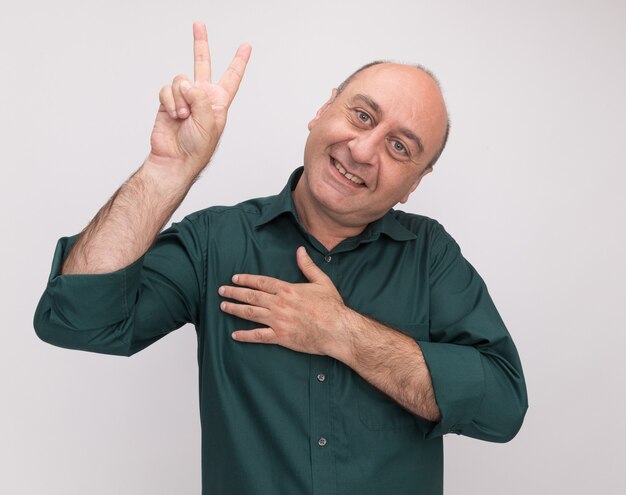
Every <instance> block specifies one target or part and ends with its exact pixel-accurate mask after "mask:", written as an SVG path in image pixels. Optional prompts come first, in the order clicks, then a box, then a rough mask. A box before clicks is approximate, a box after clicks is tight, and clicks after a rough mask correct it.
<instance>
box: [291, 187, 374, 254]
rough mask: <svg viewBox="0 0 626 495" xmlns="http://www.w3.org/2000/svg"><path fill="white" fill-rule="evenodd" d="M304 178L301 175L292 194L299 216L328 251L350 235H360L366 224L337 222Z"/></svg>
mask: <svg viewBox="0 0 626 495" xmlns="http://www.w3.org/2000/svg"><path fill="white" fill-rule="evenodd" d="M303 179H304V178H303V177H300V180H299V181H298V184H297V185H296V188H295V190H294V191H293V194H292V197H293V202H294V205H295V207H296V212H297V213H298V218H299V220H300V223H301V224H302V226H303V227H304V228H305V229H306V231H307V232H308V233H309V234H311V235H312V236H313V237H315V238H316V239H317V240H318V241H319V242H320V243H321V244H322V245H323V246H324V247H325V248H326V249H327V250H328V251H331V250H332V249H333V248H335V246H337V245H338V244H339V243H341V242H342V241H343V240H345V239H347V238H348V237H354V236H356V235H359V234H360V233H361V232H363V230H365V227H366V226H365V225H363V226H348V225H343V224H341V223H339V222H337V220H336V219H335V218H333V217H332V216H331V215H330V214H329V212H327V211H325V209H324V208H323V207H322V206H321V205H317V204H316V203H315V202H314V201H313V199H312V198H311V197H310V193H309V191H308V189H307V188H306V187H305V186H304V185H303Z"/></svg>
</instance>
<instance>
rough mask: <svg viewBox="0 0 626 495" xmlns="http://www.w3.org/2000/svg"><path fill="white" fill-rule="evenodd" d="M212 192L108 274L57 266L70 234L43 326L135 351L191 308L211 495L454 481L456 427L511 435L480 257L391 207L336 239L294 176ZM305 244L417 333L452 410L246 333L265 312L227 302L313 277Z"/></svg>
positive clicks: (46, 334) (348, 297)
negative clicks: (415, 404) (448, 467)
mask: <svg viewBox="0 0 626 495" xmlns="http://www.w3.org/2000/svg"><path fill="white" fill-rule="evenodd" d="M300 173H301V169H298V170H296V171H295V172H294V173H293V174H292V176H291V178H290V180H289V183H288V184H287V186H286V187H285V188H284V189H283V191H282V192H281V193H280V194H279V195H277V196H273V197H268V198H260V199H253V200H250V201H246V202H244V203H241V204H239V205H236V206H232V207H221V206H219V207H211V208H207V209H205V210H201V211H198V212H195V213H193V214H191V215H188V216H187V217H185V218H184V219H183V220H182V221H181V222H179V223H174V224H172V226H171V227H170V228H168V229H167V230H165V231H163V232H162V233H161V234H160V235H159V236H158V238H157V240H156V242H155V243H154V245H153V246H152V247H151V248H150V250H148V252H147V253H146V254H145V255H144V256H143V257H141V258H140V259H139V260H137V261H135V262H134V263H132V264H131V265H129V266H128V267H126V268H123V269H121V270H118V271H116V272H113V273H108V274H97V275H60V274H59V273H60V270H61V266H62V263H63V261H64V259H65V258H66V257H67V254H68V253H69V251H70V249H71V247H72V245H73V243H74V242H75V241H76V239H77V236H72V237H63V238H61V239H60V240H59V241H58V243H57V247H56V251H55V253H54V261H53V264H52V270H51V274H50V277H49V280H48V285H47V288H46V290H45V292H44V294H43V296H42V298H41V301H40V302H39V305H38V307H37V310H36V313H35V320H34V325H35V330H36V332H37V334H38V335H39V337H40V338H42V339H43V340H45V341H47V342H49V343H51V344H55V345H58V346H62V347H68V348H73V349H82V350H87V351H93V352H101V353H108V354H118V355H125V356H129V355H131V354H134V353H136V352H138V351H140V350H142V349H144V348H145V347H147V346H148V345H150V344H152V343H153V342H155V341H157V340H158V339H160V338H161V337H163V336H164V335H166V334H167V333H168V332H171V331H172V330H174V329H177V328H179V327H181V326H182V325H184V324H185V323H188V322H190V323H193V324H194V325H195V327H196V331H197V336H198V363H199V373H200V377H199V382H200V412H201V423H202V482H203V493H206V494H233V495H234V494H268V495H276V494H290V495H291V494H321V495H322V494H323V495H332V494H345V495H354V494H359V495H368V494H372V495H380V494H387V493H393V494H394V495H404V494H407V495H408V494H422V495H424V494H427V495H430V494H441V493H442V492H443V450H442V449H443V442H442V437H443V435H444V434H446V433H450V432H453V433H457V434H462V435H467V436H470V437H475V438H480V439H483V440H490V441H496V442H505V441H508V440H510V439H511V438H512V437H513V436H514V435H515V434H516V433H517V431H518V430H519V428H520V426H521V424H522V420H523V417H524V414H525V411H526V408H527V397H526V387H525V383H524V378H523V374H522V368H521V364H520V361H519V357H518V354H517V351H516V349H515V345H514V344H513V341H512V340H511V337H510V335H509V333H508V331H507V329H506V327H505V326H504V324H503V322H502V320H501V318H500V316H499V315H498V312H497V310H496V308H495V306H494V304H493V302H492V300H491V298H490V296H489V294H488V292H487V288H486V286H485V284H484V282H483V280H482V279H481V278H480V276H479V275H478V274H477V273H476V271H475V270H474V268H473V267H472V266H471V265H470V264H469V263H468V262H467V261H466V260H465V259H464V258H463V256H462V255H461V251H460V249H459V246H458V245H457V243H456V242H455V241H454V240H453V239H452V238H451V237H450V235H449V234H447V233H446V231H445V230H444V229H443V227H442V226H441V225H440V224H439V223H437V222H436V221H434V220H431V219H429V218H426V217H423V216H419V215H413V214H407V213H404V212H401V211H395V210H391V211H389V212H388V213H387V214H386V215H385V216H384V217H382V218H381V219H379V220H378V221H376V222H373V223H372V224H370V225H369V226H368V227H367V228H366V229H365V231H364V232H362V233H361V234H360V235H358V236H356V237H352V238H349V239H346V240H344V241H343V242H341V243H340V244H339V245H338V246H336V247H335V248H334V249H333V250H332V251H330V252H329V251H328V250H326V249H325V248H324V247H323V246H322V245H321V244H320V243H319V242H318V241H317V240H316V239H315V238H313V237H312V236H311V235H310V234H308V233H307V232H306V231H305V230H304V228H303V227H302V225H301V224H300V223H299V221H298V218H297V213H296V210H295V208H294V204H293V200H292V190H293V189H294V188H295V185H296V183H297V181H298V179H299V177H300ZM300 245H304V246H305V247H306V248H307V251H308V253H309V254H310V255H311V257H312V259H313V261H314V262H315V263H316V264H317V265H318V266H319V267H320V268H321V269H322V270H323V271H324V272H325V273H326V274H327V275H328V276H329V277H330V278H331V279H332V281H333V283H334V284H335V286H336V287H337V289H338V291H339V293H340V294H341V296H342V297H343V299H344V302H345V303H346V304H347V305H348V306H349V307H351V308H352V309H354V310H356V311H358V312H360V313H362V314H365V315H369V316H371V317H373V318H375V319H376V320H378V321H380V322H384V323H386V324H388V325H389V326H392V327H394V328H396V329H398V330H400V331H402V332H405V333H407V334H408V335H410V336H412V337H413V338H414V339H415V340H416V341H417V342H418V344H419V345H420V347H421V349H422V352H423V354H424V358H425V360H426V363H427V365H428V369H429V371H430V374H431V377H432V382H433V388H434V392H435V398H436V401H437V404H438V406H439V409H440V412H441V421H440V422H439V423H436V424H435V423H430V422H428V421H425V420H423V419H421V418H419V417H416V416H414V415H412V414H411V413H410V412H408V411H407V410H405V409H403V408H402V407H401V406H399V405H398V404H397V403H395V402H394V401H393V400H391V399H390V398H388V397H387V396H386V395H384V394H383V393H382V392H380V391H378V390H377V389H375V388H374V387H372V386H371V385H370V384H368V383H367V382H366V381H365V380H363V379H362V378H361V377H360V376H359V375H358V374H357V373H356V372H354V371H353V370H352V369H350V368H349V367H347V366H346V365H344V364H343V363H341V362H339V361H337V360H335V359H333V358H330V357H328V356H319V355H309V354H304V353H299V352H294V351H292V350H290V349H286V348H284V347H280V346H276V345H255V344H246V343H241V342H237V341H235V340H233V339H232V338H231V333H232V331H233V330H237V329H251V328H254V327H256V326H258V324H255V323H253V322H249V321H245V320H241V319H239V318H236V317H234V316H232V315H228V314H226V313H224V312H222V311H221V310H220V308H219V304H220V302H221V300H222V298H221V297H220V296H219V294H218V292H217V291H218V288H219V287H220V286H221V285H227V284H229V283H230V279H231V276H232V275H233V274H235V273H252V274H260V275H267V276H271V277H275V278H279V279H281V280H284V281H287V282H305V281H306V279H305V278H304V276H303V275H302V273H301V272H300V270H299V269H298V266H297V264H296V257H295V252H296V249H297V247H298V246H300Z"/></svg>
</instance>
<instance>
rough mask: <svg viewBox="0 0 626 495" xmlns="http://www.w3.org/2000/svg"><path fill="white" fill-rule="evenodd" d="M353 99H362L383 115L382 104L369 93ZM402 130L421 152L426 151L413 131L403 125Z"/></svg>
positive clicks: (358, 95)
mask: <svg viewBox="0 0 626 495" xmlns="http://www.w3.org/2000/svg"><path fill="white" fill-rule="evenodd" d="M352 101H353V102H355V101H362V102H363V103H365V104H366V105H368V106H369V107H370V108H371V109H372V110H374V111H375V112H376V113H378V114H381V115H382V113H383V112H382V110H381V109H380V105H379V104H378V103H376V102H375V101H374V100H373V99H372V98H371V97H369V96H367V95H364V94H356V95H354V96H353V97H352ZM400 132H401V133H402V134H404V136H405V137H406V138H408V139H410V140H411V141H413V142H414V143H415V145H416V146H417V149H418V150H419V152H420V153H423V152H424V145H423V144H422V140H421V139H420V138H419V137H418V136H417V135H416V134H415V133H414V132H413V131H411V130H409V129H407V128H404V127H403V128H401V129H400Z"/></svg>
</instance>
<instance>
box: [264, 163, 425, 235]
mask: <svg viewBox="0 0 626 495" xmlns="http://www.w3.org/2000/svg"><path fill="white" fill-rule="evenodd" d="M303 171H304V167H299V168H297V169H296V170H294V171H293V172H292V173H291V175H290V176H289V180H288V181H287V184H286V185H285V187H284V188H283V190H282V191H281V192H280V193H279V194H278V195H277V196H274V198H273V199H272V201H270V202H269V203H268V204H267V205H266V206H265V207H264V208H263V212H262V213H261V216H260V217H259V220H258V221H257V223H256V227H261V226H263V225H265V224H267V223H270V222H271V221H273V220H274V219H276V218H277V217H279V216H280V215H282V214H291V215H292V216H293V218H294V220H295V221H296V222H297V223H298V224H299V223H300V221H299V220H298V213H297V212H296V206H295V204H294V202H293V196H292V193H293V191H294V189H295V188H296V185H297V184H298V181H299V180H300V177H301V176H302V172H303ZM394 213H395V212H394V210H393V209H391V210H389V211H388V212H387V213H385V215H383V216H382V217H381V218H379V219H378V220H376V221H374V222H372V223H370V224H369V225H368V226H367V227H366V228H365V230H364V231H363V232H362V233H361V234H360V235H358V236H357V238H359V239H360V240H361V241H373V240H376V239H378V238H379V237H380V234H385V235H387V236H389V237H390V238H391V239H393V240H394V241H410V240H412V239H416V238H417V236H416V235H415V234H414V233H413V232H411V231H410V230H408V229H407V228H406V227H405V226H404V225H402V224H401V223H400V222H399V221H398V220H397V219H396V215H395V214H394Z"/></svg>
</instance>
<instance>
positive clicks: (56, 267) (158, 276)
mask: <svg viewBox="0 0 626 495" xmlns="http://www.w3.org/2000/svg"><path fill="white" fill-rule="evenodd" d="M77 239H78V235H74V236H71V237H63V238H61V239H59V240H58V242H57V245H56V249H55V252H54V258H53V262H52V269H51V272H50V276H49V278H48V284H47V287H46V290H45V291H44V293H43V295H42V297H41V299H40V301H39V304H38V306H37V309H36V311H35V317H34V327H35V331H36V333H37V335H38V336H39V337H40V338H41V339H42V340H44V341H45V342H48V343H50V344H53V345H57V346H60V347H66V348H70V349H80V350H84V351H91V352H99V353H105V354H115V355H123V356H130V355H132V354H134V353H136V352H138V351H140V350H142V349H144V348H145V347H147V346H149V345H150V344H152V343H153V342H156V341H157V340H158V339H160V338H161V337H163V336H165V335H166V334H168V333H169V332H171V331H172V330H175V329H177V328H180V327H181V326H183V325H184V324H185V323H194V324H196V323H197V322H198V318H199V311H200V300H201V295H202V291H203V287H204V274H205V259H206V258H205V256H204V254H203V251H204V248H203V246H205V245H206V243H203V242H202V240H203V233H202V231H201V230H198V229H197V226H196V225H195V223H194V222H192V221H191V220H190V219H189V217H187V218H185V219H184V220H182V221H181V222H180V223H174V224H172V226H171V227H170V228H168V229H166V230H164V231H163V232H162V233H160V234H159V236H158V237H157V239H156V241H155V243H154V244H153V245H152V247H151V248H150V249H149V250H148V251H147V252H146V253H145V254H144V255H143V256H142V257H141V258H139V259H138V260H137V261H135V262H134V263H132V264H130V265H129V266H127V267H125V268H122V269H120V270H117V271H115V272H112V273H105V274H71V275H60V271H61V267H62V265H63V261H64V260H65V259H66V258H67V255H68V254H69V252H70V250H71V248H72V246H73V245H74V243H75V242H76V240H77Z"/></svg>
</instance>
